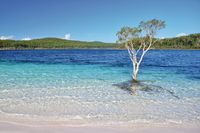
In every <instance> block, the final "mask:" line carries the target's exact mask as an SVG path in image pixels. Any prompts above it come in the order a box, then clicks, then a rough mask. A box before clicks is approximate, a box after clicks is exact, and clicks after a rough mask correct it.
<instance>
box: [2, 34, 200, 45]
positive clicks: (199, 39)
mask: <svg viewBox="0 0 200 133" xmlns="http://www.w3.org/2000/svg"><path fill="white" fill-rule="evenodd" d="M132 41H133V44H134V45H136V48H137V44H139V43H140V42H139V39H138V38H134V39H133V40H132ZM57 48H58V49H79V48H80V49H81V48H85V49H90V48H91V49H92V48H100V49H104V48H112V49H113V48H125V47H124V44H123V43H120V44H116V43H103V42H83V41H72V40H64V39H58V38H43V39H36V40H27V41H16V40H0V49H57ZM152 48H155V49H200V33H197V34H191V35H188V36H181V37H175V38H165V39H159V41H157V42H156V43H155V45H153V46H152Z"/></svg>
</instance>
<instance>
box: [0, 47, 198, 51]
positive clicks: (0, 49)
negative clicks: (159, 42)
mask: <svg viewBox="0 0 200 133" xmlns="http://www.w3.org/2000/svg"><path fill="white" fill-rule="evenodd" d="M67 49H69V50H73V49H74V50H84V49H85V50H89V49H91V50H93V49H99V50H101V49H102V50H103V49H106V50H126V49H125V48H34V49H31V48H30V49H29V48H24V49H23V48H22V49H12V48H8V49H7V48H3V49H2V48H0V51H3V50H67ZM150 50H200V49H176V48H158V49H157V48H151V49H150Z"/></svg>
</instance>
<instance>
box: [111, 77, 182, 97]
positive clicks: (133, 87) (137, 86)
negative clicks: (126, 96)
mask: <svg viewBox="0 0 200 133" xmlns="http://www.w3.org/2000/svg"><path fill="white" fill-rule="evenodd" d="M114 86H117V87H119V88H120V89H122V90H125V91H128V92H129V93H130V94H131V95H136V94H137V93H138V91H145V92H150V93H154V92H168V93H170V94H171V95H172V96H173V97H176V98H178V99H179V97H178V96H177V95H175V92H174V91H172V90H167V89H164V88H162V87H161V86H156V85H148V84H144V83H142V82H141V81H138V80H129V81H125V82H122V83H119V84H114Z"/></svg>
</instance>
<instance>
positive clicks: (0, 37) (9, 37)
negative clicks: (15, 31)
mask: <svg viewBox="0 0 200 133" xmlns="http://www.w3.org/2000/svg"><path fill="white" fill-rule="evenodd" d="M12 38H13V36H0V40H9V39H12Z"/></svg>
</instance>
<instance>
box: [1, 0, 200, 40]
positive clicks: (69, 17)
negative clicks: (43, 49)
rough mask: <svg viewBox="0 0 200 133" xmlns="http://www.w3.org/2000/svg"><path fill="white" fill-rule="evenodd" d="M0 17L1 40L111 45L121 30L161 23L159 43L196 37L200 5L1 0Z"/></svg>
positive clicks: (190, 1)
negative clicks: (165, 39)
mask: <svg viewBox="0 0 200 133" xmlns="http://www.w3.org/2000/svg"><path fill="white" fill-rule="evenodd" d="M0 14H1V15H0V39H5V38H10V39H15V40H21V39H24V38H25V39H30V38H31V39H35V38H43V37H57V38H64V37H66V38H68V39H72V40H83V41H103V42H115V41H116V39H117V37H116V36H115V34H116V32H117V31H118V30H119V29H120V28H121V27H123V26H132V27H135V26H137V25H138V23H139V22H140V21H146V20H150V19H153V18H156V19H159V20H165V21H166V24H167V26H166V28H165V29H163V30H161V31H160V32H159V34H158V36H157V37H160V38H161V37H175V36H177V35H178V34H183V35H184V34H192V33H199V32H200V0H0ZM65 35H66V36H65Z"/></svg>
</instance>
